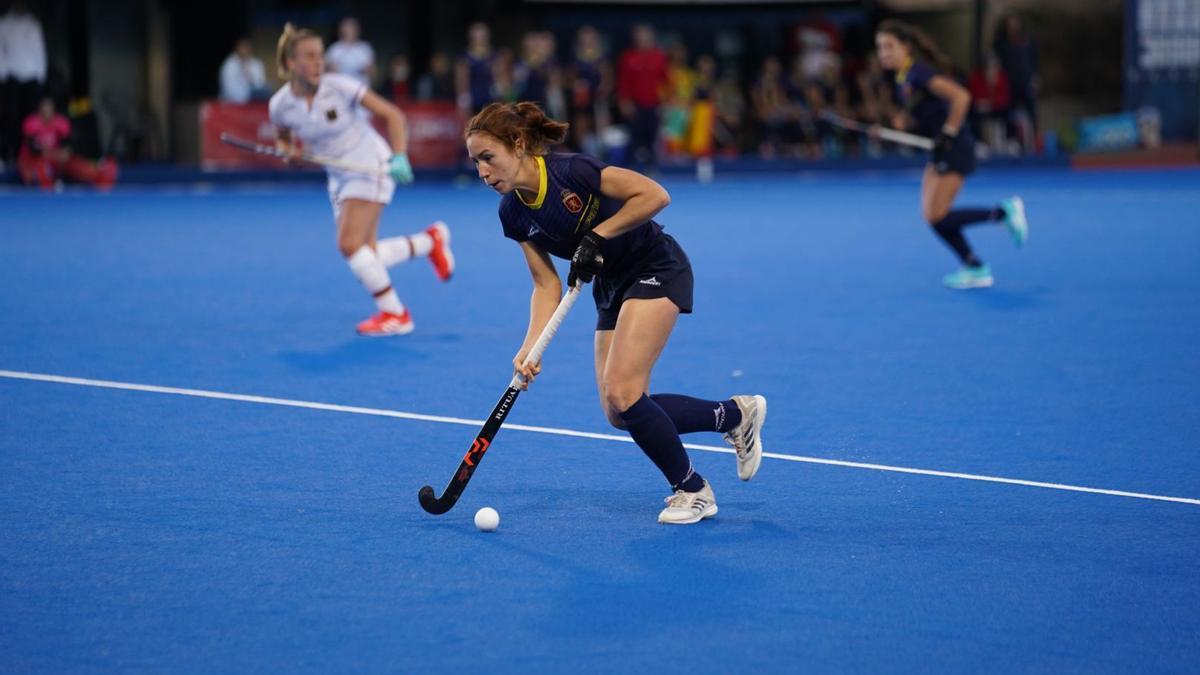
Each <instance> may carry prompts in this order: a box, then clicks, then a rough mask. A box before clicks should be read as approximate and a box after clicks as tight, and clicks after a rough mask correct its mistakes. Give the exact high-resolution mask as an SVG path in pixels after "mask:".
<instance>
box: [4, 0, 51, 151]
mask: <svg viewBox="0 0 1200 675" xmlns="http://www.w3.org/2000/svg"><path fill="white" fill-rule="evenodd" d="M0 71H3V72H2V74H3V76H4V79H3V82H2V83H0V86H2V87H3V94H2V95H0V159H2V160H4V161H11V160H12V159H13V157H15V156H16V154H17V149H18V148H19V147H20V145H21V124H22V121H23V120H24V119H25V116H26V115H28V114H29V113H31V112H33V110H34V109H35V108H37V107H38V101H39V100H41V97H42V89H43V87H44V85H45V83H46V41H45V39H44V37H43V36H42V24H41V22H39V21H38V19H37V17H36V16H34V15H33V13H32V12H30V11H29V8H28V6H27V5H26V3H25V2H24V1H23V0H14V2H13V3H12V4H11V5H10V6H9V9H8V12H7V13H6V14H5V15H4V16H2V17H0Z"/></svg>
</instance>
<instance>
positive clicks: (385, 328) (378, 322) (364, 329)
mask: <svg viewBox="0 0 1200 675" xmlns="http://www.w3.org/2000/svg"><path fill="white" fill-rule="evenodd" d="M414 327H415V326H413V320H412V315H411V314H409V313H408V309H405V310H404V313H403V314H392V313H391V312H380V313H378V314H376V315H375V316H373V317H371V318H369V319H367V320H366V321H363V322H362V323H360V324H358V334H359V335H366V336H368V337H384V336H387V335H406V334H408V333H411V332H413V328H414Z"/></svg>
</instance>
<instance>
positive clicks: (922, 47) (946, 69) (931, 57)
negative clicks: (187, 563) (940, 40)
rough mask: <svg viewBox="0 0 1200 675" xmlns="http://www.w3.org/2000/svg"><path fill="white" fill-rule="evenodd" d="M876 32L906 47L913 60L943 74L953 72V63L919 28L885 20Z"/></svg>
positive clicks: (893, 20) (892, 20)
mask: <svg viewBox="0 0 1200 675" xmlns="http://www.w3.org/2000/svg"><path fill="white" fill-rule="evenodd" d="M876 32H878V33H887V34H888V35H891V36H892V37H895V38H896V39H897V40H899V41H901V42H903V43H904V44H906V45H908V48H909V50H910V51H911V52H912V55H913V58H916V59H920V60H922V61H924V62H926V63H928V64H929V65H931V66H933V67H934V68H935V69H937V70H939V71H941V72H943V73H946V74H950V73H952V72H953V70H954V63H953V62H952V61H950V57H948V56H946V55H945V54H944V53H943V52H942V50H940V49H938V46H937V43H936V42H934V41H933V38H931V37H929V36H928V35H927V34H926V33H925V32H924V31H922V30H921V29H920V28H917V27H916V26H913V25H911V24H907V23H904V22H903V21H897V20H895V19H886V20H884V21H883V22H882V23H880V24H879V28H877V29H876Z"/></svg>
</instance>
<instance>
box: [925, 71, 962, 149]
mask: <svg viewBox="0 0 1200 675" xmlns="http://www.w3.org/2000/svg"><path fill="white" fill-rule="evenodd" d="M929 91H931V92H933V94H934V95H935V96H937V97H938V98H941V99H944V100H945V101H947V102H948V103H949V104H950V112H949V114H947V115H946V123H945V124H944V125H942V132H943V133H945V134H946V135H948V136H957V135H958V130H959V129H962V126H963V122H965V121H966V119H967V112H968V111H969V110H970V108H971V92H969V91H967V89H966V87H964V86H962V85H961V84H959V83H958V82H955V81H954V80H953V79H952V78H949V77H946V76H945V75H934V76H933V77H931V78H929Z"/></svg>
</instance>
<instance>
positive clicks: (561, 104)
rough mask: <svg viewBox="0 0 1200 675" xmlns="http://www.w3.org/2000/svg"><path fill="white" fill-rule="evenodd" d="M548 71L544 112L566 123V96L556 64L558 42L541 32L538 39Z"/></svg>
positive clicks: (550, 35) (559, 70)
mask: <svg viewBox="0 0 1200 675" xmlns="http://www.w3.org/2000/svg"><path fill="white" fill-rule="evenodd" d="M539 41H540V44H541V50H542V53H543V54H545V58H546V62H547V64H548V68H549V70H548V71H547V75H546V111H547V112H548V113H550V115H551V117H553V118H554V119H555V120H558V121H560V122H565V121H567V119H568V117H567V115H568V109H567V95H566V87H565V86H564V79H563V72H562V68H561V67H560V66H559V64H558V42H557V40H555V38H554V33H551V32H550V31H548V30H547V31H542V32H541V33H540V38H539Z"/></svg>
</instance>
